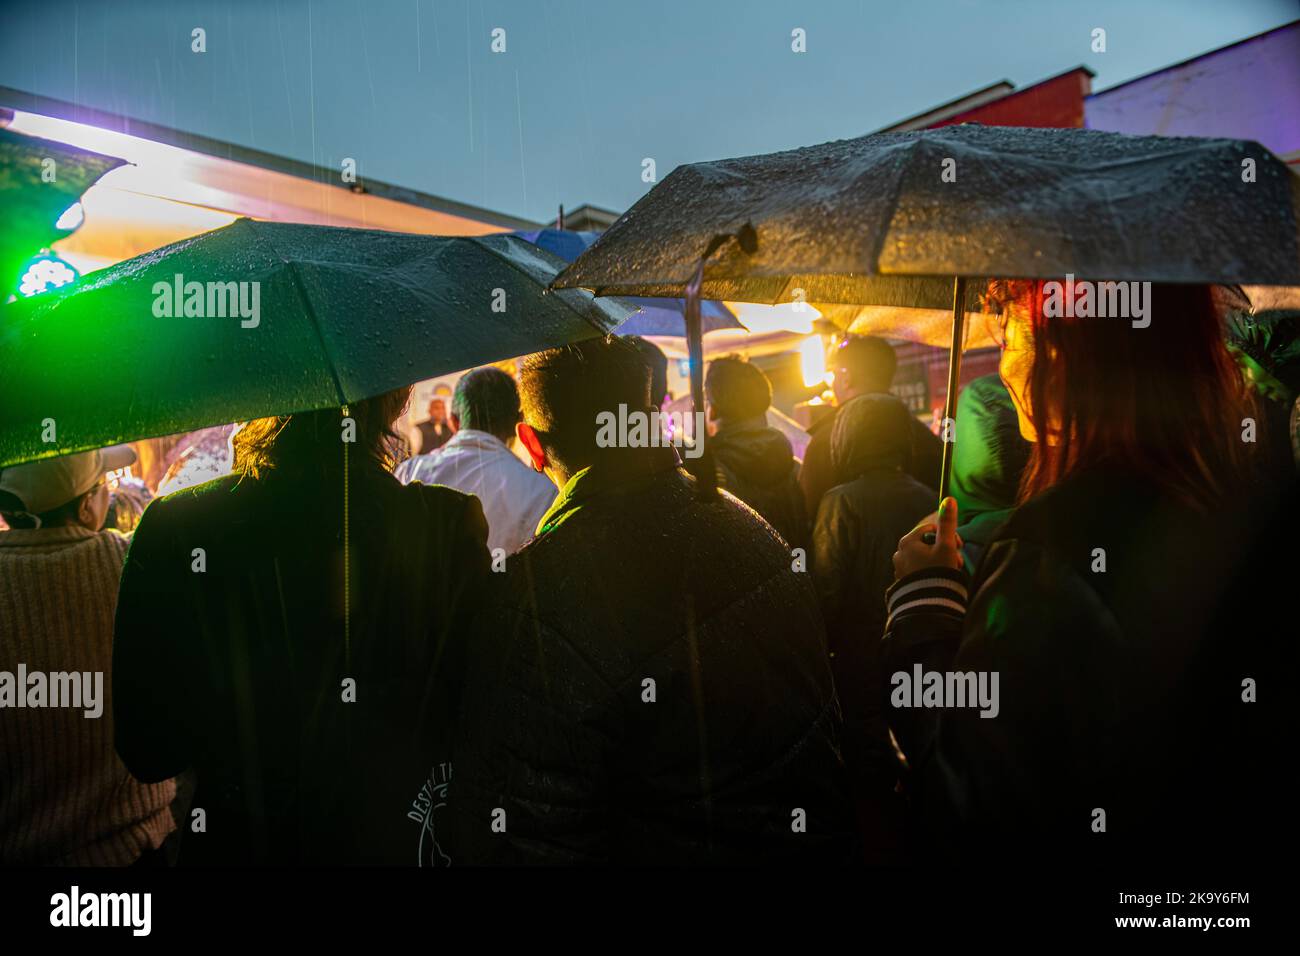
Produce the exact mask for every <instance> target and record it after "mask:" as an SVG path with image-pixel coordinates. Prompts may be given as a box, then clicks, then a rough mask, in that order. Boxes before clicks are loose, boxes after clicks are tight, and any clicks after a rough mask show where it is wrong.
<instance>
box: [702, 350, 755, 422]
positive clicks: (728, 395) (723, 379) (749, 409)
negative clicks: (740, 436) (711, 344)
mask: <svg viewBox="0 0 1300 956" xmlns="http://www.w3.org/2000/svg"><path fill="white" fill-rule="evenodd" d="M704 392H705V395H706V396H707V397H708V401H709V404H710V405H712V406H713V410H714V417H716V418H718V419H719V420H721V421H728V422H738V421H744V420H746V419H752V418H758V417H759V416H761V415H763V414H764V413H766V412H767V410H768V408H769V407H770V406H771V404H772V384H771V382H769V381H768V379H767V376H766V375H764V374H763V372H762V370H761V369H759V368H757V367H756V366H754V365H751V364H750V363H749V362H746V361H745V360H744V359H742V358H738V357H736V356H734V355H728V356H724V357H723V358H719V359H714V360H713V361H712V362H710V363H709V368H708V371H707V372H706V373H705V376H704Z"/></svg>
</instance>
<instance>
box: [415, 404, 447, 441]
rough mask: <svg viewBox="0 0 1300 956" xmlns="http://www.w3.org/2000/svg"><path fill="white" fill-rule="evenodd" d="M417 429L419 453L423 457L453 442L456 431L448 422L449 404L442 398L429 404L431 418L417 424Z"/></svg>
mask: <svg viewBox="0 0 1300 956" xmlns="http://www.w3.org/2000/svg"><path fill="white" fill-rule="evenodd" d="M415 427H416V430H417V431H419V433H420V447H419V453H420V454H421V455H427V454H429V452H431V451H437V450H438V449H439V448H441V447H442V446H443V445H445V444H447V442H449V441H451V436H452V435H453V434H455V431H456V429H455V428H454V427H453V426H452V424H451V422H449V421H448V420H447V403H446V402H444V401H443V400H442V399H441V398H435V399H432V400H431V401H430V402H429V417H428V418H427V419H425V420H424V421H422V422H419V423H417V424H416V426H415Z"/></svg>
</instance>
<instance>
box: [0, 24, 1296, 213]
mask: <svg viewBox="0 0 1300 956" xmlns="http://www.w3.org/2000/svg"><path fill="white" fill-rule="evenodd" d="M5 13H6V29H5V30H4V31H3V33H0V85H5V86H9V87H13V88H16V89H19V90H24V91H28V92H34V93H39V94H42V95H46V96H51V97H55V98H58V99H64V100H70V101H73V102H76V103H78V104H82V105H86V106H91V107H95V108H98V109H102V110H107V111H110V112H114V113H121V114H125V115H128V116H131V117H133V118H136V119H141V120H146V121H150V122H154V123H159V124H163V125H166V126H171V127H175V128H178V129H181V130H185V131H187V132H192V133H199V134H202V135H205V136H210V137H213V138H216V139H219V140H225V141H229V142H233V143H236V144H239V145H242V146H249V147H254V148H256V149H259V150H264V151H267V152H270V153H276V154H280V155H284V156H289V157H292V158H295V159H298V160H303V161H315V162H316V163H318V164H321V165H324V166H328V167H332V168H334V169H337V168H338V167H339V163H340V162H341V161H342V159H343V158H344V157H353V158H355V159H356V160H357V163H358V170H359V174H360V176H361V178H362V179H365V178H371V179H376V180H382V181H385V182H389V183H394V184H398V185H401V186H406V187H410V188H413V189H418V190H421V191H424V192H428V193H432V194H435V195H439V196H445V197H448V198H450V199H455V200H459V201H461V202H467V203H472V204H475V205H479V206H484V207H487V208H489V209H493V210H497V211H500V212H505V213H510V214H513V215H516V216H523V217H527V218H530V219H534V220H538V221H545V220H549V219H553V218H554V216H555V212H556V207H557V206H558V205H559V204H561V203H563V204H564V205H565V206H566V207H567V208H570V209H571V208H573V207H575V206H577V205H579V204H582V203H593V204H596V205H599V206H604V207H607V208H610V209H613V210H617V211H621V210H623V209H625V208H627V207H628V206H629V205H631V204H632V203H633V202H635V201H636V200H637V199H638V198H639V197H640V196H641V195H642V194H643V193H644V192H645V191H646V190H647V189H648V188H649V186H650V184H649V183H646V182H643V181H642V176H641V171H642V161H643V160H644V159H645V158H653V159H654V160H655V164H656V167H657V172H658V177H659V178H660V179H662V178H663V177H664V176H665V175H667V173H668V172H669V171H671V170H672V169H673V167H675V166H677V165H679V164H681V163H688V162H696V161H701V160H711V159H719V158H723V157H728V156H740V155H746V154H751V153H763V152H771V151H774V150H779V149H787V148H791V147H796V146H803V145H809V144H814V143H820V142H825V141H827V140H832V139H842V138H845V137H850V136H856V135H860V134H862V133H866V132H870V131H872V130H874V129H877V128H879V127H881V126H883V125H886V124H889V123H892V122H894V121H897V120H899V119H902V118H904V117H906V116H909V115H911V114H913V113H917V112H920V111H922V110H925V109H928V108H931V107H933V106H936V105H938V104H940V103H942V102H944V101H947V100H951V99H953V98H955V97H957V96H960V95H962V94H964V93H968V92H971V91H973V90H976V89H978V88H980V87H983V86H986V85H988V84H990V83H993V82H996V81H998V80H1002V79H1007V80H1010V81H1012V82H1013V83H1015V84H1016V85H1017V86H1026V85H1029V84H1032V83H1034V82H1037V81H1039V80H1042V79H1045V78H1047V77H1050V76H1053V75H1055V74H1057V73H1060V72H1062V71H1064V70H1067V69H1069V68H1071V67H1074V66H1077V65H1080V64H1083V65H1086V66H1088V67H1090V68H1091V69H1092V70H1094V71H1095V72H1096V74H1097V76H1096V79H1095V80H1094V81H1093V90H1094V91H1099V90H1103V89H1105V88H1107V87H1109V86H1113V85H1115V84H1116V83H1121V82H1123V81H1125V80H1127V79H1131V78H1132V77H1134V76H1138V75H1141V74H1143V73H1147V72H1149V71H1151V70H1155V69H1159V68H1161V67H1163V66H1167V65H1169V64H1171V63H1174V62H1177V61H1179V60H1183V59H1186V58H1188V57H1191V56H1195V55H1196V54H1199V53H1202V52H1205V51H1207V50H1211V49H1214V48H1216V47H1220V46H1223V45H1225V44H1228V43H1232V42H1234V41H1236V40H1240V39H1243V38H1245V37H1248V36H1251V35H1254V34H1256V33H1259V32H1261V31H1264V30H1268V29H1270V28H1272V27H1276V26H1279V25H1281V24H1283V23H1286V22H1288V21H1290V20H1292V19H1294V18H1295V17H1296V15H1297V4H1296V2H1295V0H1237V2H1222V0H1147V2H1143V3H1134V2H1132V0H1091V2H1088V3H1078V2H1066V0H1003V2H994V0H936V2H921V0H915V2H908V3H897V2H893V0H888V2H880V0H818V2H815V3H814V2H808V0H802V2H796V0H784V2H780V0H746V2H706V0H685V2H684V0H663V2H658V3H640V2H628V0H618V2H615V0H532V2H519V0H516V2H493V0H375V2H368V0H358V2H341V0H312V2H310V3H308V2H304V0H265V2H252V0H229V2H224V3H223V2H201V0H200V2H183V0H182V2H176V0H148V2H138V3H135V4H132V6H131V9H129V10H127V9H122V7H121V5H119V4H115V3H111V2H82V3H75V4H74V3H50V2H46V3H7V4H6V5H5ZM195 27H201V28H203V29H204V30H205V31H206V42H207V51H206V52H205V53H195V52H193V51H192V50H191V31H192V30H193V29H194V28H195ZM1097 27H1101V28H1103V29H1105V30H1106V37H1107V50H1106V52H1105V53H1094V52H1093V51H1092V49H1091V42H1092V37H1091V34H1092V31H1093V29H1094V28H1097ZM497 28H500V29H503V30H504V31H505V46H506V49H505V52H502V53H494V52H493V51H492V49H491V45H492V33H493V30H494V29H497ZM796 28H801V29H803V30H804V31H806V36H807V52H806V53H795V52H793V51H792V50H791V31H792V30H794V29H796ZM940 28H941V29H940Z"/></svg>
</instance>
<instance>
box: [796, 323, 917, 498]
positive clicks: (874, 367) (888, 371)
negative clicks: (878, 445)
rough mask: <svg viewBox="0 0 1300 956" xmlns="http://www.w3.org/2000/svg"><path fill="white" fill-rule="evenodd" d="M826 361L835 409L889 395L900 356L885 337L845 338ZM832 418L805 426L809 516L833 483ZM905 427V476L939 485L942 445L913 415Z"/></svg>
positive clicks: (803, 480) (802, 481)
mask: <svg viewBox="0 0 1300 956" xmlns="http://www.w3.org/2000/svg"><path fill="white" fill-rule="evenodd" d="M827 364H828V365H829V366H830V368H831V371H832V372H834V373H835V378H834V382H833V383H832V385H831V387H832V389H833V390H834V392H835V403H836V406H837V410H838V408H839V407H843V406H844V405H845V404H846V403H847V402H849V401H850V400H852V399H854V398H857V397H858V396H859V395H880V394H885V393H887V392H888V391H889V386H890V385H892V384H893V381H894V372H895V370H896V369H897V367H898V359H897V357H896V356H895V355H894V348H893V346H892V345H890V344H889V343H888V342H886V341H885V340H884V339H879V338H876V337H875V336H849V337H847V338H845V339H844V340H843V341H841V342H840V344H839V345H837V346H835V347H834V348H832V349H831V353H830V355H829V357H828V360H827ZM909 417H910V416H909ZM834 422H835V418H834V416H831V415H828V416H825V417H824V418H822V419H821V420H820V421H818V422H817V423H816V424H814V425H813V426H812V427H811V428H809V429H808V433H809V434H810V435H811V436H812V438H811V439H809V441H808V447H807V448H806V449H805V450H804V457H803V468H802V469H800V471H799V485H800V487H802V488H803V494H804V505H805V507H806V508H807V510H808V514H810V515H815V514H817V505H818V504H819V503H820V502H821V498H822V495H824V494H826V492H827V491H829V490H830V489H831V488H832V487H833V486H834V485H835V471H834V468H833V467H832V465H831V429H832V428H833V427H834ZM909 427H910V428H911V430H912V463H911V465H909V466H908V474H910V475H911V476H912V477H913V478H915V479H916V480H917V481H919V482H921V483H922V484H924V485H929V486H930V487H932V488H934V487H937V486H938V484H939V469H940V467H941V464H942V462H943V443H942V442H941V441H939V439H938V438H936V437H935V436H934V434H933V433H931V431H930V429H928V428H926V427H925V425H923V424H921V422H919V421H917V420H916V419H915V418H912V419H911V424H910V425H909Z"/></svg>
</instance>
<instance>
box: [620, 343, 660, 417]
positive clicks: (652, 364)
mask: <svg viewBox="0 0 1300 956" xmlns="http://www.w3.org/2000/svg"><path fill="white" fill-rule="evenodd" d="M626 338H627V341H629V342H631V343H632V344H633V345H635V346H636V347H637V349H638V350H639V351H640V352H641V358H642V359H644V360H645V364H646V367H647V368H649V369H650V404H651V405H653V406H655V407H656V408H658V407H659V406H661V405H662V404H663V401H664V399H665V398H666V397H667V396H668V356H667V355H664V350H663V349H661V348H660V347H659V346H657V345H655V344H654V343H653V342H651V341H650V340H649V339H644V338H642V337H641V336H639V335H629V336H627V337H626Z"/></svg>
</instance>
